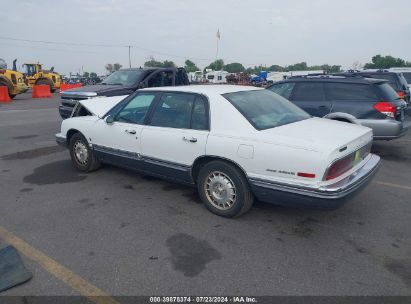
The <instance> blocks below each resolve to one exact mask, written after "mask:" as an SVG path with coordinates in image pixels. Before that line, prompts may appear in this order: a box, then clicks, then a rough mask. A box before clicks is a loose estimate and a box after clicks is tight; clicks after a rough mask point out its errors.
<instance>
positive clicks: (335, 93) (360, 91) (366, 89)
mask: <svg viewBox="0 0 411 304" xmlns="http://www.w3.org/2000/svg"><path fill="white" fill-rule="evenodd" d="M324 87H325V90H326V94H327V100H336V101H338V100H341V101H343V100H352V101H358V100H364V101H369V100H371V101H376V100H377V99H378V97H377V94H376V93H375V92H374V90H373V88H372V86H371V85H367V84H355V83H324Z"/></svg>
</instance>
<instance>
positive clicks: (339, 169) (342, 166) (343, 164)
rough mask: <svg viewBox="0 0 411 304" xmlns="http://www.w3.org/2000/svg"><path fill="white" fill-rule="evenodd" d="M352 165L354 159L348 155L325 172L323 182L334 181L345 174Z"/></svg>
mask: <svg viewBox="0 0 411 304" xmlns="http://www.w3.org/2000/svg"><path fill="white" fill-rule="evenodd" d="M353 164H354V158H353V156H352V155H348V156H346V157H344V158H342V159H340V160H338V161H336V162H335V163H333V164H332V165H331V167H330V168H328V171H327V176H326V177H325V180H330V179H334V178H336V177H338V176H340V175H342V174H344V173H345V172H347V171H349V170H350V169H351V168H352V167H353Z"/></svg>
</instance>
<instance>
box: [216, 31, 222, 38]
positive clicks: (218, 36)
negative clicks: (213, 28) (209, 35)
mask: <svg viewBox="0 0 411 304" xmlns="http://www.w3.org/2000/svg"><path fill="white" fill-rule="evenodd" d="M216 36H217V38H218V39H220V37H221V36H220V29H218V30H217V34H216Z"/></svg>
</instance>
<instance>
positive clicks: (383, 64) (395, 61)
mask: <svg viewBox="0 0 411 304" xmlns="http://www.w3.org/2000/svg"><path fill="white" fill-rule="evenodd" d="M121 67H122V65H121V64H119V63H114V64H111V63H109V64H106V66H105V68H106V70H107V71H108V72H109V73H112V72H114V71H118V70H119V69H121ZM144 67H160V68H169V67H176V64H175V63H174V62H173V61H171V60H164V61H158V60H156V59H155V58H154V57H152V56H151V57H150V60H148V61H146V62H145V63H144ZM362 67H364V68H366V69H389V68H392V67H411V62H409V61H406V60H404V59H401V58H395V57H393V56H390V55H388V56H381V55H375V56H374V57H372V59H371V62H369V63H366V64H364V65H363V64H361V63H359V62H355V63H354V64H353V67H352V68H353V69H358V68H362ZM184 68H185V69H186V71H187V72H196V71H200V70H201V69H200V68H199V67H198V66H197V65H196V64H195V63H194V62H193V61H191V60H189V59H187V60H186V61H185V65H184ZM206 69H212V70H214V71H219V70H224V71H227V72H229V73H243V72H245V73H248V74H258V73H260V72H261V71H268V72H290V71H314V70H323V71H325V72H327V73H337V72H340V71H341V65H329V64H323V65H312V66H309V65H308V64H307V62H305V61H303V62H299V63H295V64H291V65H286V66H281V65H277V64H273V65H270V66H267V65H259V66H254V67H248V68H245V67H244V65H242V64H241V63H240V62H231V63H227V64H225V63H224V60H223V59H217V60H215V61H213V62H211V63H210V64H209V65H207V66H206V67H205V68H204V70H203V71H205V70H206Z"/></svg>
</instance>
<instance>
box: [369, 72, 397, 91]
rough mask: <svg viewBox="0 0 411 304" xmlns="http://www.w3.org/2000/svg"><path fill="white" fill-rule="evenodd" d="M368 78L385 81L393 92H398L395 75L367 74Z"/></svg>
mask: <svg viewBox="0 0 411 304" xmlns="http://www.w3.org/2000/svg"><path fill="white" fill-rule="evenodd" d="M366 76H367V75H366ZM368 76H369V77H371V78H376V79H386V80H388V83H389V84H390V86H392V87H393V88H394V89H395V90H400V85H399V83H398V80H397V75H395V74H390V73H386V74H385V73H384V74H382V73H380V74H369V75H368Z"/></svg>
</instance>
